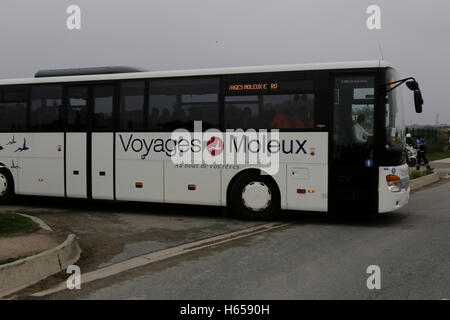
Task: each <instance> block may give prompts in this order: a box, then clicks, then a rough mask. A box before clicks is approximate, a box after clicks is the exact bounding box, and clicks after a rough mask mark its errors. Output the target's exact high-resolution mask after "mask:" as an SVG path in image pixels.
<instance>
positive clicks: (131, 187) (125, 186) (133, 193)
mask: <svg viewBox="0 0 450 320" xmlns="http://www.w3.org/2000/svg"><path fill="white" fill-rule="evenodd" d="M163 182H164V162H163V161H142V160H127V159H117V160H116V199H117V200H125V201H148V202H163V201H164V183H163ZM136 183H141V184H142V187H140V188H138V187H137V186H136Z"/></svg>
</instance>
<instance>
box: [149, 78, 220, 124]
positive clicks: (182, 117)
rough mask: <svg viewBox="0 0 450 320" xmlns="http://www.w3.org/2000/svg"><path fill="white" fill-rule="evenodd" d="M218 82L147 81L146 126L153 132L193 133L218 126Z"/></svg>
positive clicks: (199, 80)
mask: <svg viewBox="0 0 450 320" xmlns="http://www.w3.org/2000/svg"><path fill="white" fill-rule="evenodd" d="M218 91H219V80H218V79H189V80H188V79H176V80H157V81H151V82H150V108H149V126H150V128H151V129H152V130H158V131H173V130H175V129H178V128H184V129H188V130H193V128H194V126H193V124H194V121H202V125H203V129H208V128H217V127H218V125H219V103H218Z"/></svg>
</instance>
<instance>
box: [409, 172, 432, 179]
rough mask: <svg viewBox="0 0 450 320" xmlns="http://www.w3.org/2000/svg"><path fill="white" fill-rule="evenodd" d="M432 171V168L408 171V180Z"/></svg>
mask: <svg viewBox="0 0 450 320" xmlns="http://www.w3.org/2000/svg"><path fill="white" fill-rule="evenodd" d="M432 173H433V170H425V171H419V170H414V171H411V172H410V173H409V180H414V179H417V178H420V177H423V176H427V175H429V174H432Z"/></svg>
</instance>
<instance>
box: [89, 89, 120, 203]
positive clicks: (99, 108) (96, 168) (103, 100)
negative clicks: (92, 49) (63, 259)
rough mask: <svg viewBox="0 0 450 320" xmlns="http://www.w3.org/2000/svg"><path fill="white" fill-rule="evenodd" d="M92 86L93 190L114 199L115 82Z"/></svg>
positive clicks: (96, 197) (100, 197) (95, 195)
mask: <svg viewBox="0 0 450 320" xmlns="http://www.w3.org/2000/svg"><path fill="white" fill-rule="evenodd" d="M91 90H92V100H91V101H92V117H91V121H92V123H91V128H92V132H91V137H90V138H91V140H90V141H91V146H90V147H91V148H90V151H91V157H90V158H91V182H92V183H91V188H92V189H91V194H92V198H93V199H105V200H113V199H114V174H115V172H114V133H113V109H114V100H115V99H114V91H115V90H114V85H96V86H93V87H92V88H91Z"/></svg>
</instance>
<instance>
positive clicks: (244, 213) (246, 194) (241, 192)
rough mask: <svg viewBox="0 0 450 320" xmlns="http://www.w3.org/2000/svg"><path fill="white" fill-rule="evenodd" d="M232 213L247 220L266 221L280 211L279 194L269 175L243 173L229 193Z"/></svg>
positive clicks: (256, 172) (250, 172)
mask: <svg viewBox="0 0 450 320" xmlns="http://www.w3.org/2000/svg"><path fill="white" fill-rule="evenodd" d="M230 206H231V209H232V211H233V213H235V214H237V215H238V216H239V217H241V218H244V219H247V220H267V219H270V218H273V217H274V216H275V215H276V214H277V213H278V212H279V211H280V192H279V190H278V186H277V184H276V183H275V181H274V180H273V178H272V177H271V176H269V175H261V174H260V173H259V172H258V171H249V172H246V173H243V174H242V175H241V176H239V177H238V178H237V180H236V181H235V182H234V183H233V185H232V187H231V192H230Z"/></svg>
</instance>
